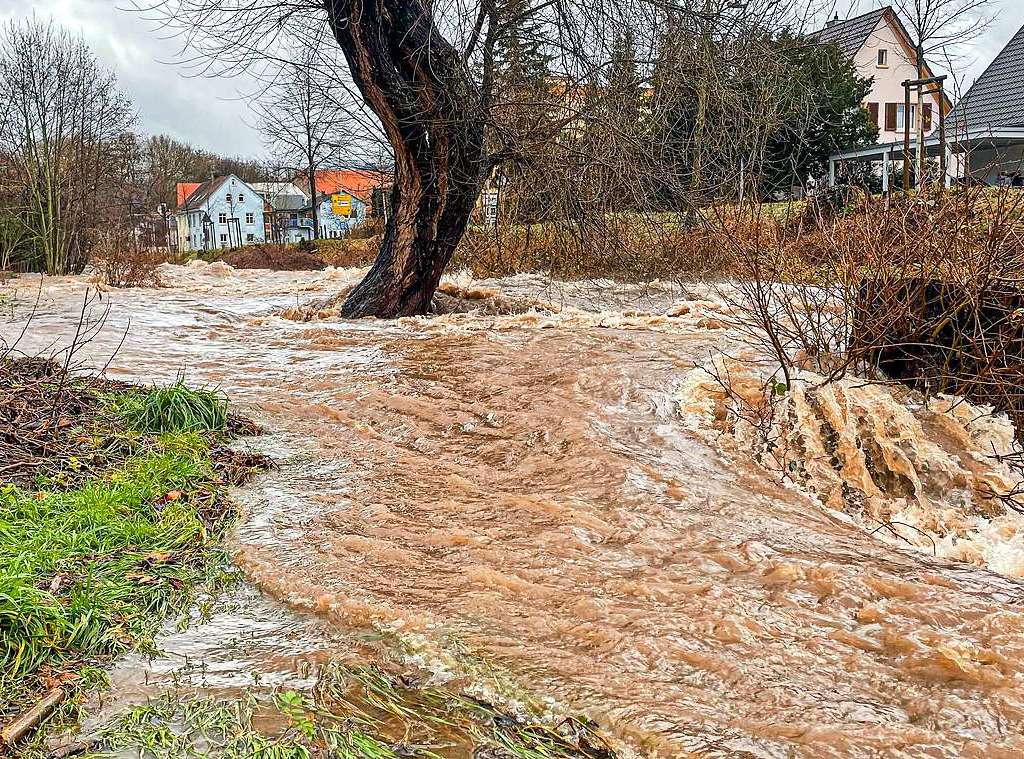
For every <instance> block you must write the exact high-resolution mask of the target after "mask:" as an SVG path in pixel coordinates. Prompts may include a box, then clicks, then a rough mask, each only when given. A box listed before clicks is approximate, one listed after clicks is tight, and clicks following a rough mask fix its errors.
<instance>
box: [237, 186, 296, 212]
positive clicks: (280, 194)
mask: <svg viewBox="0 0 1024 759" xmlns="http://www.w3.org/2000/svg"><path fill="white" fill-rule="evenodd" d="M251 187H252V188H253V189H254V190H256V192H258V193H259V194H260V195H261V196H262V197H263V199H264V200H265V201H266V202H267V203H270V205H271V207H272V208H273V209H274V210H275V211H300V210H302V209H304V208H308V207H309V196H308V195H306V193H305V192H304V191H303V190H302V188H301V187H299V186H298V185H296V184H295V183H294V182H252V183H251Z"/></svg>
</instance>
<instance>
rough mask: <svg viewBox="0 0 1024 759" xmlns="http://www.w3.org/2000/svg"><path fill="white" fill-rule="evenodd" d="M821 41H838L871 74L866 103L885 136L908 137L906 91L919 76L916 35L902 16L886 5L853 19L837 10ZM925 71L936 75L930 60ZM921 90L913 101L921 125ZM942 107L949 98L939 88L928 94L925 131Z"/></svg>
mask: <svg viewBox="0 0 1024 759" xmlns="http://www.w3.org/2000/svg"><path fill="white" fill-rule="evenodd" d="M815 37H816V38H817V39H818V40H819V41H821V42H829V43H832V44H835V45H837V46H838V47H839V48H840V49H841V50H843V52H845V53H847V54H848V55H849V56H851V57H852V58H853V63H854V66H855V67H856V69H857V73H858V74H860V75H861V76H863V77H871V79H872V84H871V92H870V93H869V94H868V96H867V97H866V98H865V99H864V103H863V105H864V108H866V109H867V111H868V113H869V114H870V115H871V119H872V121H874V123H875V125H876V126H878V129H879V134H878V141H879V142H896V141H897V140H901V139H903V131H904V130H903V128H904V120H905V118H906V115H905V114H904V110H905V108H906V105H905V92H904V89H903V82H905V81H908V80H914V79H917V78H918V74H917V54H916V52H915V50H914V41H913V39H912V38H911V36H910V34H909V33H908V32H907V29H906V27H905V26H904V25H903V22H902V21H900V18H899V16H898V15H897V14H896V12H895V11H894V10H893V9H892V8H891V7H888V6H886V7H885V8H880V9H878V10H874V11H871V12H870V13H865V14H863V15H861V16H856V17H854V18H850V19H845V20H844V19H840V18H839V17H838V16H836V17H835V18H834V19H833V20H832V21H829V22H828V23H827V24H826V25H825V28H824V29H822V30H820V31H819V32H817V33H816V34H815ZM924 71H925V77H931V76H934V74H933V72H932V70H931V68H930V67H929V66H928V62H927V61H925V64H924ZM916 101H917V96H916V95H914V96H913V97H912V102H911V105H910V128H911V130H914V129H916V127H917V102H916ZM939 108H944V109H945V112H946V113H948V112H949V108H950V104H949V100H948V99H946V100H945V101H944V100H943V98H942V96H940V95H939V94H937V93H936V94H930V95H926V96H925V103H924V112H923V116H924V131H925V133H926V134H927V133H929V132H931V131H933V130H934V129H935V126H936V124H937V121H938V112H939Z"/></svg>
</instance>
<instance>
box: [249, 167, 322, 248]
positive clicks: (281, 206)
mask: <svg viewBox="0 0 1024 759" xmlns="http://www.w3.org/2000/svg"><path fill="white" fill-rule="evenodd" d="M252 186H253V187H254V188H255V189H256V191H257V192H258V193H259V194H260V195H261V196H262V198H263V201H264V208H263V214H264V217H265V219H266V227H267V228H266V235H267V240H268V241H270V242H276V243H284V244H295V243H299V242H303V241H309V240H312V239H313V220H312V219H311V218H310V216H309V213H308V211H309V196H308V195H307V194H306V193H305V191H304V190H303V189H302V188H300V187H299V186H297V185H296V184H295V183H293V182H253V183H252Z"/></svg>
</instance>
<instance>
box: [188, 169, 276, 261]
mask: <svg viewBox="0 0 1024 759" xmlns="http://www.w3.org/2000/svg"><path fill="white" fill-rule="evenodd" d="M186 187H188V186H186ZM188 189H189V190H191V191H190V192H189V193H188V195H187V196H186V197H185V199H184V201H183V202H182V203H181V204H180V205H179V207H178V212H177V213H176V214H175V220H176V221H177V226H178V247H179V250H182V251H204V250H218V249H226V248H239V247H242V246H243V245H254V244H256V243H261V242H266V231H265V227H264V218H263V207H264V201H263V197H262V196H261V195H260V194H259V193H258V192H257V191H256V190H255V189H254V188H253V187H252V186H251V185H249V184H248V183H246V182H243V181H242V180H241V179H239V178H238V177H236V176H235V175H234V174H228V175H227V176H223V177H217V178H216V179H211V180H210V181H209V182H205V183H203V184H201V185H199V186H198V187H196V188H195V189H192V188H191V187H188Z"/></svg>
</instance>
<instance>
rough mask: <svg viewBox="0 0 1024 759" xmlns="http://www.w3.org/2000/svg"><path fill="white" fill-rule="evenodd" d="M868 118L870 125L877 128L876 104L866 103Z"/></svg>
mask: <svg viewBox="0 0 1024 759" xmlns="http://www.w3.org/2000/svg"><path fill="white" fill-rule="evenodd" d="M868 118H870V119H871V123H872V124H874V125H875V126H878V103H868Z"/></svg>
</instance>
